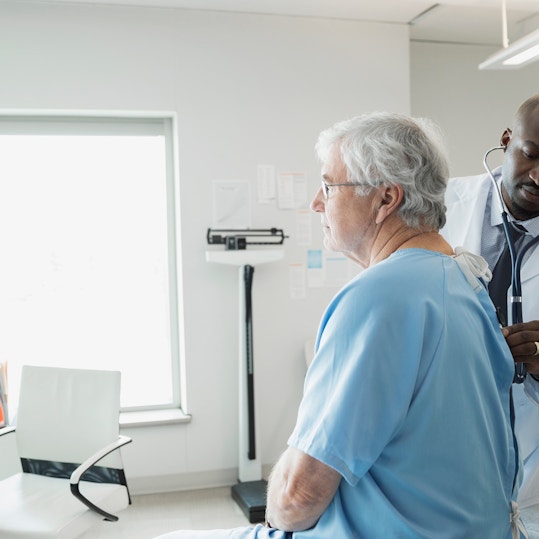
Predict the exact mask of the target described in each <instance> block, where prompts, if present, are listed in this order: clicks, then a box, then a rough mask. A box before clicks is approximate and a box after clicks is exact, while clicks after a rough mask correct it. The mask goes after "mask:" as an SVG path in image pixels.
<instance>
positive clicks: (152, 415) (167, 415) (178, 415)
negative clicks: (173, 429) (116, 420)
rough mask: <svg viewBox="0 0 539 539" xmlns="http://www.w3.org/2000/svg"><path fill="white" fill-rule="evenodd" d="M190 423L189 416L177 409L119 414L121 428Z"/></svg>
mask: <svg viewBox="0 0 539 539" xmlns="http://www.w3.org/2000/svg"><path fill="white" fill-rule="evenodd" d="M190 421H191V416H190V415H189V414H185V413H184V412H182V410H180V409H179V408H174V409H169V410H144V411H142V412H121V413H120V427H122V428H125V427H148V426H153V425H173V424H177V423H189V422H190Z"/></svg>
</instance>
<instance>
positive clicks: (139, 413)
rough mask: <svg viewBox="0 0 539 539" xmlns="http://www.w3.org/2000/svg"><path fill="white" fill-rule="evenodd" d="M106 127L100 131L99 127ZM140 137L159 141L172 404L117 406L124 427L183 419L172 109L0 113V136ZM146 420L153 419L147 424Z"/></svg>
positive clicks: (176, 170) (185, 417)
mask: <svg viewBox="0 0 539 539" xmlns="http://www.w3.org/2000/svg"><path fill="white" fill-rule="evenodd" d="M104 126H106V128H107V130H106V133H105V131H104V129H103V127H104ZM94 129H95V133H96V134H102V135H113V134H129V135H133V134H137V131H140V134H144V135H148V134H151V133H150V131H152V130H153V129H155V133H156V134H162V135H163V136H164V140H165V167H166V203H167V219H166V221H167V255H168V256H167V260H168V286H169V298H168V301H169V323H170V327H169V331H170V340H171V341H170V352H171V354H170V355H171V357H170V361H171V375H172V377H173V380H172V402H171V403H170V404H169V403H167V404H160V405H157V404H155V405H141V406H133V407H129V408H125V409H124V408H122V414H121V417H122V418H123V420H122V423H123V424H124V425H125V424H129V425H136V424H148V423H149V422H150V423H170V422H178V421H180V422H184V421H186V420H189V418H190V416H189V414H188V412H187V400H186V384H185V354H184V351H185V346H184V342H185V340H184V323H183V321H184V318H183V303H182V302H181V301H180V298H182V297H183V293H182V285H183V279H182V273H181V254H182V250H181V230H180V223H181V219H180V204H179V201H180V197H179V165H178V163H179V152H178V135H177V133H178V118H177V114H176V113H175V112H174V111H103V110H50V109H46V110H44V109H16V110H11V109H0V134H28V135H31V134H65V135H69V134H71V135H76V134H85V135H88V134H92V132H93V130H94ZM152 418H154V419H153V420H152Z"/></svg>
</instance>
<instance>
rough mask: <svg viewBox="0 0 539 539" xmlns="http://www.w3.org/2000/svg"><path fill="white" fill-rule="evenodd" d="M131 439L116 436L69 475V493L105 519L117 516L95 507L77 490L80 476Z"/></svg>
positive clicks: (111, 519)
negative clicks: (116, 437)
mask: <svg viewBox="0 0 539 539" xmlns="http://www.w3.org/2000/svg"><path fill="white" fill-rule="evenodd" d="M132 441H133V440H132V439H131V438H129V437H128V436H122V435H120V436H118V439H117V440H115V441H114V442H112V443H110V444H108V445H106V446H105V447H103V448H102V449H100V450H99V451H97V452H96V453H94V454H93V455H92V456H91V457H89V458H88V459H86V460H85V461H84V462H83V463H82V464H81V465H80V466H78V467H77V468H76V469H75V470H73V473H72V474H71V477H70V478H69V483H70V488H71V493H72V494H73V496H75V498H77V499H78V500H79V501H81V502H82V503H83V504H84V505H86V507H88V509H91V510H92V511H95V512H96V513H99V514H100V515H101V516H103V517H104V518H105V520H109V521H111V522H115V521H117V520H118V517H117V516H115V515H112V514H110V513H107V512H106V511H105V510H103V509H101V508H100V507H97V505H95V504H93V503H92V502H91V501H90V500H88V498H86V497H85V496H83V495H82V494H81V492H80V490H79V482H80V479H81V477H82V475H83V474H84V473H85V472H86V471H88V470H89V469H90V468H91V467H92V466H93V465H94V464H96V463H97V462H99V461H100V460H101V459H102V458H104V457H106V456H107V455H108V454H109V453H112V452H113V451H116V450H117V449H119V448H120V447H122V446H124V445H126V444H128V443H130V442H132Z"/></svg>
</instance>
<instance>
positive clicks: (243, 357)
mask: <svg viewBox="0 0 539 539" xmlns="http://www.w3.org/2000/svg"><path fill="white" fill-rule="evenodd" d="M286 237H288V236H285V235H284V233H283V231H282V230H281V229H277V228H270V229H246V230H237V229H211V228H209V229H208V233H207V241H208V244H210V245H215V244H218V245H219V244H220V245H225V250H224V251H217V250H214V251H206V261H207V262H214V263H217V264H227V265H233V266H238V268H239V273H238V276H239V281H238V283H239V284H238V292H239V302H238V305H239V341H238V342H239V354H238V362H239V365H238V367H239V369H238V371H239V466H238V470H239V471H238V483H237V484H236V485H234V486H233V487H232V490H231V494H232V498H233V499H234V500H235V501H236V503H237V504H238V505H239V506H240V508H241V510H242V511H243V512H244V513H245V515H246V516H247V518H248V519H249V522H251V523H255V522H262V521H263V520H264V517H265V513H266V487H267V482H266V481H265V480H264V479H262V462H261V460H260V454H259V453H258V452H257V447H258V444H259V436H258V432H257V430H256V410H255V395H254V355H253V320H252V303H251V298H252V285H253V274H254V268H255V266H256V265H258V264H267V263H269V262H275V261H277V260H280V259H281V258H283V256H284V251H283V250H282V249H247V247H248V246H251V245H259V246H262V245H264V246H269V245H282V244H283V242H284V240H285V238H286Z"/></svg>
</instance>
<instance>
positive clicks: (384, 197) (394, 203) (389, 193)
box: [376, 184, 404, 225]
mask: <svg viewBox="0 0 539 539" xmlns="http://www.w3.org/2000/svg"><path fill="white" fill-rule="evenodd" d="M379 195H380V200H379V207H378V211H377V213H376V224H377V225H378V224H381V223H382V222H384V221H385V219H386V218H387V217H388V216H389V215H391V214H392V213H395V212H396V211H397V210H398V209H399V207H400V205H401V203H402V200H403V199H404V191H403V189H402V185H399V184H395V185H383V186H382V187H380V191H379Z"/></svg>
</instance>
